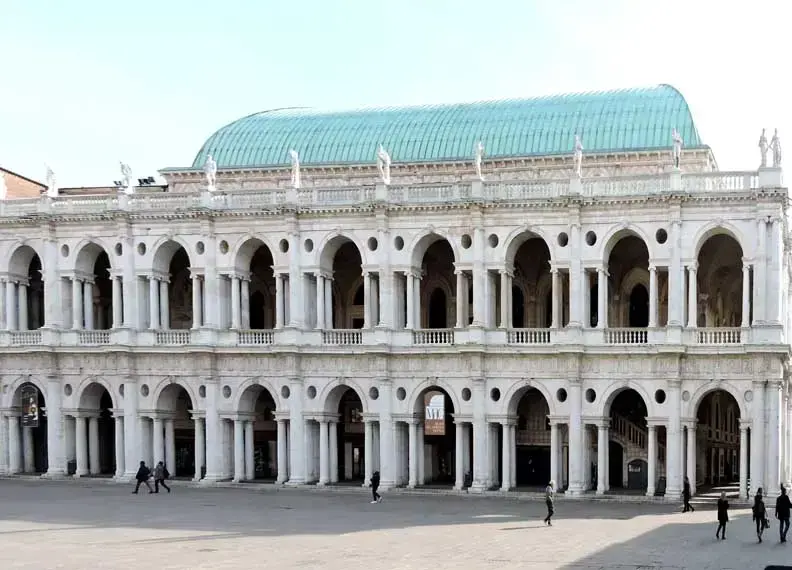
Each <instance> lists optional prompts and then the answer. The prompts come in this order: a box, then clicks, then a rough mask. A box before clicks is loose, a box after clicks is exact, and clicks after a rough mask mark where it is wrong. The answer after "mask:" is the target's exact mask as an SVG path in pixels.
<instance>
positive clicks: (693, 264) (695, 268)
mask: <svg viewBox="0 0 792 570" xmlns="http://www.w3.org/2000/svg"><path fill="white" fill-rule="evenodd" d="M687 268H688V271H692V272H694V273H695V272H696V271H698V261H691V262H690V263H688V264H687Z"/></svg>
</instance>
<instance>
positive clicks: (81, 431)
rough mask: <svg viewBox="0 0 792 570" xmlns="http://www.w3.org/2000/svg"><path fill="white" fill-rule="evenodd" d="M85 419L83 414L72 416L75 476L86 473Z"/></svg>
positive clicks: (86, 437)
mask: <svg viewBox="0 0 792 570" xmlns="http://www.w3.org/2000/svg"><path fill="white" fill-rule="evenodd" d="M85 420H86V418H85V416H82V415H77V416H75V417H74V444H75V451H76V455H77V458H76V459H77V471H76V472H75V474H74V476H75V477H83V476H84V475H88V433H87V425H86V421H85Z"/></svg>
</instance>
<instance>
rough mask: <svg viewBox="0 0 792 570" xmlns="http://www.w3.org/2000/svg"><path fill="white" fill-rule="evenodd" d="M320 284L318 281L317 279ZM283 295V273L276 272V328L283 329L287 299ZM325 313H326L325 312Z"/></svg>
mask: <svg viewBox="0 0 792 570" xmlns="http://www.w3.org/2000/svg"><path fill="white" fill-rule="evenodd" d="M317 286H318V281H317ZM284 299H285V298H284V295H283V274H282V273H275V328H276V329H282V328H283V324H284V315H285V310H284V309H285V305H284V303H285V300H284ZM323 314H324V313H323Z"/></svg>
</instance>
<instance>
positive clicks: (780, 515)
mask: <svg viewBox="0 0 792 570" xmlns="http://www.w3.org/2000/svg"><path fill="white" fill-rule="evenodd" d="M791 512H792V503H791V502H790V501H789V495H787V490H786V488H785V487H784V486H781V494H780V495H778V498H777V499H776V506H775V518H777V519H778V521H779V523H778V532H779V534H780V537H781V542H786V536H787V532H788V531H789V515H790V513H791Z"/></svg>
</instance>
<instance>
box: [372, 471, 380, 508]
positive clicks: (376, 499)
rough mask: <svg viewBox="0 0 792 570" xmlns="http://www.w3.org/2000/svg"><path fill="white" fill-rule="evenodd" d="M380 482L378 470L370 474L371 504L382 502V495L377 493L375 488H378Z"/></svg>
mask: <svg viewBox="0 0 792 570" xmlns="http://www.w3.org/2000/svg"><path fill="white" fill-rule="evenodd" d="M379 484H380V472H379V471H375V472H374V474H373V475H372V476H371V498H372V501H371V504H372V505H373V504H374V503H381V502H382V495H380V494H379V493H377V489H379Z"/></svg>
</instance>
